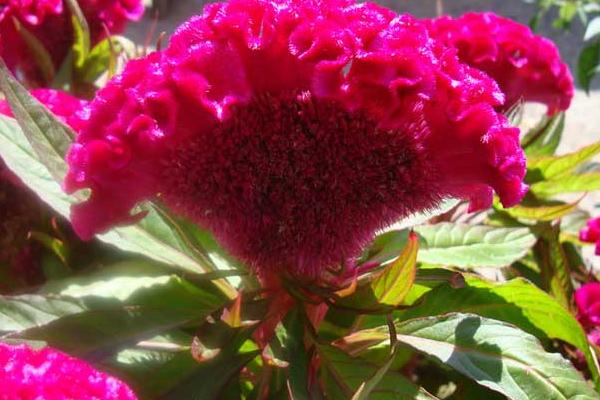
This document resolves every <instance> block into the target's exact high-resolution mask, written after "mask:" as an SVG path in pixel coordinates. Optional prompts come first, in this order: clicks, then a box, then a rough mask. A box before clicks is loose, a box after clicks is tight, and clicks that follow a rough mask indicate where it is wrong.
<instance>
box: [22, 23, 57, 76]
mask: <svg viewBox="0 0 600 400" xmlns="http://www.w3.org/2000/svg"><path fill="white" fill-rule="evenodd" d="M12 20H13V24H14V25H15V30H16V31H17V32H18V33H19V35H20V36H21V39H23V42H25V44H26V45H27V50H29V53H31V55H32V56H33V59H34V61H35V63H36V64H37V66H38V68H39V70H40V71H41V73H42V76H43V77H44V80H45V81H46V82H52V80H53V79H54V74H55V71H54V62H53V61H52V57H51V56H50V54H49V53H48V50H47V49H46V48H45V47H44V45H43V44H42V42H40V40H39V39H38V38H37V37H36V36H35V35H34V34H32V33H31V32H29V30H27V29H26V28H25V27H24V26H23V25H22V24H21V23H20V22H19V20H18V19H17V18H15V17H14V16H13V17H12Z"/></svg>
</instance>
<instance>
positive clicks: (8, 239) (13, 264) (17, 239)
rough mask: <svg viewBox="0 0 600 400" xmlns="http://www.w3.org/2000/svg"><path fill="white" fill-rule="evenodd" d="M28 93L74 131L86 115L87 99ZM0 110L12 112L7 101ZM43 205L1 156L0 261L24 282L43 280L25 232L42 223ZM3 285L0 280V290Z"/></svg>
mask: <svg viewBox="0 0 600 400" xmlns="http://www.w3.org/2000/svg"><path fill="white" fill-rule="evenodd" d="M31 93H32V95H33V96H34V97H36V98H37V99H38V100H39V101H40V102H42V103H43V104H45V105H46V106H47V107H48V108H49V109H50V110H51V111H52V112H53V113H54V114H55V115H56V116H57V117H58V118H59V119H61V120H62V121H63V122H64V123H66V124H68V125H70V126H71V127H72V128H73V129H74V130H75V131H79V130H80V129H81V127H82V126H83V121H84V120H85V118H86V117H87V114H86V105H87V102H86V101H84V100H80V99H78V98H75V97H73V96H71V95H69V94H67V93H64V92H60V91H56V90H50V89H36V90H33V91H32V92H31ZM0 114H3V115H8V116H12V111H11V109H10V107H9V105H8V103H7V102H6V101H0ZM44 208H45V207H44V206H43V205H42V203H41V201H40V199H39V198H38V197H37V196H36V195H35V194H34V193H33V192H32V191H31V190H29V189H28V188H27V187H26V186H25V185H24V184H23V183H22V182H21V180H20V179H19V178H18V177H17V176H16V175H15V174H13V173H12V171H10V170H9V169H8V167H7V166H6V165H5V164H4V162H3V161H2V159H1V158H0V265H8V266H9V267H10V271H9V272H10V274H9V275H11V276H12V277H13V278H14V280H16V281H20V282H21V283H23V284H27V285H33V284H39V283H40V282H41V281H42V280H43V277H42V272H41V264H40V260H41V252H40V248H39V246H38V245H37V244H36V243H32V242H31V241H29V240H28V234H29V232H30V231H31V230H36V229H40V228H41V227H42V225H44V222H43V215H44ZM5 289H6V288H3V287H2V285H1V284H0V292H2V291H4V290H5Z"/></svg>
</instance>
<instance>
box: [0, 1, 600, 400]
mask: <svg viewBox="0 0 600 400" xmlns="http://www.w3.org/2000/svg"><path fill="white" fill-rule="evenodd" d="M559 3H560V4H559ZM67 4H68V6H69V7H70V9H71V10H72V14H73V24H74V35H75V44H74V47H73V49H72V52H71V54H70V56H69V57H68V59H67V60H66V61H65V64H64V65H63V68H61V69H60V70H59V71H50V70H48V72H47V74H48V76H47V78H48V79H50V78H51V77H54V82H55V84H56V85H57V86H60V87H66V88H69V89H71V90H72V91H74V92H80V91H85V90H87V89H89V85H90V84H93V83H94V82H96V81H97V80H98V79H99V78H100V77H101V76H102V75H104V74H105V73H107V74H108V75H112V74H113V73H114V72H115V71H116V66H117V58H118V57H119V54H120V53H121V52H122V51H123V50H124V48H125V47H127V44H126V43H125V42H124V41H123V40H122V39H120V38H116V37H111V38H107V39H105V40H103V41H101V42H100V43H98V44H97V45H96V46H95V47H93V48H92V47H91V45H90V42H89V31H88V28H87V22H86V21H85V19H84V18H83V15H82V13H81V10H79V9H78V6H77V2H76V1H75V0H70V1H68V2H67ZM553 4H556V5H557V6H558V7H559V13H558V17H559V23H557V26H560V27H561V28H563V27H566V26H567V25H568V23H570V21H571V20H572V19H574V18H576V16H577V15H581V12H580V9H581V6H582V5H585V4H587V3H585V2H580V1H567V2H553V1H548V0H546V1H545V2H544V5H543V7H545V9H550V8H551V7H552V6H553ZM595 12H596V11H593V10H591V11H590V10H588V11H586V13H587V14H586V15H588V16H594V15H595V14H594V13H595ZM599 27H600V20H599V19H598V17H597V16H596V17H595V18H590V19H589V23H588V24H587V32H586V35H585V40H587V41H588V43H589V44H590V45H591V46H593V44H594V43H597V41H598V40H599V38H600V36H599V32H600V31H599V29H600V28H599ZM21 33H22V35H24V36H27V33H26V32H24V31H22V32H21ZM29 46H32V48H33V47H36V46H37V45H36V44H35V43H32V44H29ZM591 51H592V50H584V55H585V54H587V53H586V52H591ZM593 51H597V50H593ZM593 55H594V54H592V56H593ZM592 56H589V55H586V57H589V61H582V62H581V63H580V65H581V66H582V67H581V68H583V69H582V70H581V71H580V79H581V76H582V74H584V73H587V72H585V71H590V70H593V68H597V64H595V65H596V67H594V64H593V60H594V59H597V58H598V57H595V58H594V57H592ZM44 57H46V56H45V55H44V54H43V52H40V54H39V56H38V57H36V58H37V59H38V62H42V63H43V62H44ZM586 63H587V64H586ZM586 65H587V66H586ZM0 67H1V68H0V88H1V89H2V92H3V93H4V95H5V97H6V99H7V100H8V102H9V103H10V105H11V107H12V109H13V111H14V115H15V119H13V118H8V117H4V116H0V157H1V158H2V160H3V161H4V162H5V163H6V165H7V166H8V167H9V168H10V169H11V170H12V171H13V172H14V173H15V174H16V175H17V176H18V177H19V178H20V179H21V180H22V181H23V182H24V183H25V184H26V185H27V186H28V187H30V188H31V190H33V191H34V192H35V193H36V194H37V195H38V196H39V198H40V199H41V200H42V201H44V202H45V203H46V204H48V205H49V207H50V208H51V209H52V210H54V212H56V214H57V215H60V216H62V217H63V218H65V219H68V218H69V209H70V206H71V205H72V204H74V203H76V202H79V201H82V200H84V199H85V198H86V195H87V193H85V192H81V193H77V194H75V195H72V196H71V195H66V194H65V193H64V192H63V191H62V189H61V182H62V180H63V178H64V176H65V174H66V171H67V164H66V162H65V160H64V157H65V155H66V152H67V150H68V148H69V146H70V145H71V143H72V140H73V137H74V133H73V132H72V131H71V130H70V129H69V128H68V127H66V126H64V125H63V124H62V123H60V122H59V121H57V119H56V118H55V117H54V116H53V114H52V113H50V112H49V111H48V110H46V109H45V108H44V107H43V106H42V105H41V104H39V102H37V101H36V100H35V99H34V98H32V97H31V96H30V95H29V93H28V92H27V90H26V89H25V88H24V87H23V86H22V85H21V84H19V82H17V81H16V80H15V79H14V78H13V77H11V76H10V75H9V74H8V73H7V71H6V68H5V67H4V65H3V64H2V65H0ZM591 77H592V75H589V80H588V81H586V82H585V83H586V84H587V85H588V86H589V84H590V82H591V79H592V78H591ZM92 86H93V85H92ZM584 86H585V85H584ZM92 91H93V88H92ZM522 112H523V110H522V107H521V106H517V107H515V108H513V109H512V110H510V112H509V117H510V119H511V121H513V122H514V123H519V121H520V120H521V117H522ZM564 121H565V115H564V113H559V114H556V115H554V116H551V117H550V116H547V117H544V118H543V120H542V121H541V122H540V124H538V126H536V127H535V128H534V129H532V130H531V131H529V132H528V133H527V134H525V135H524V136H523V139H522V145H523V148H524V149H525V151H526V153H527V156H528V171H527V177H526V181H527V183H528V184H529V185H530V192H529V194H528V195H527V197H526V198H525V199H524V201H523V202H522V204H520V205H518V206H515V207H512V208H508V209H505V208H504V207H502V206H501V205H500V203H499V201H498V200H497V199H496V201H495V202H494V207H493V208H492V209H490V210H485V211H482V212H479V213H477V214H474V215H472V214H468V213H466V209H465V205H464V204H462V203H461V202H460V201H459V200H446V201H444V202H442V203H441V204H440V206H439V208H438V209H435V210H430V211H427V212H424V213H421V214H416V215H412V216H410V217H409V218H406V219H404V220H402V221H399V222H398V223H396V224H395V225H394V226H393V227H392V228H390V229H389V230H388V231H386V232H381V233H380V234H379V235H378V236H377V237H376V238H375V239H374V241H373V242H372V243H371V244H370V245H369V246H367V248H366V249H365V251H364V254H363V255H362V256H361V257H360V259H359V260H357V261H356V264H352V263H349V264H348V265H340V266H332V268H331V270H328V271H327V274H325V275H326V277H325V278H323V280H322V281H317V282H313V281H312V280H309V281H308V282H307V281H306V280H302V279H294V278H292V277H287V276H285V277H283V278H284V281H285V284H284V285H282V286H281V287H278V286H276V285H275V287H269V288H267V290H265V288H263V287H262V286H261V282H260V281H259V280H258V279H257V278H256V277H254V276H253V275H252V273H251V269H250V268H249V267H248V266H246V265H244V264H243V263H241V262H240V261H238V260H235V259H233V258H232V257H230V256H229V255H228V254H227V253H226V252H225V251H224V250H223V249H222V248H221V247H220V246H219V243H217V241H216V240H215V239H214V238H213V237H212V236H211V234H210V233H209V232H207V231H204V230H202V229H200V228H199V227H197V226H195V225H194V224H193V223H191V222H190V221H186V220H184V219H182V218H180V217H177V216H174V215H172V214H171V213H170V212H169V211H168V210H166V209H165V208H164V207H163V206H162V205H161V204H159V203H158V202H148V203H146V204H142V205H140V206H139V210H136V211H143V212H144V213H145V217H144V218H143V219H142V220H141V221H140V222H139V223H137V224H135V225H133V226H129V227H119V228H116V229H113V230H111V231H109V232H107V233H106V234H103V235H100V236H99V237H98V239H99V241H101V242H103V243H106V244H109V245H110V246H105V245H102V244H101V243H93V244H92V249H93V254H89V255H87V257H77V256H78V255H79V254H78V253H82V252H85V251H82V250H80V248H78V247H77V246H74V245H72V243H71V242H70V240H71V238H70V237H69V235H58V236H55V235H51V234H48V232H45V231H43V230H40V231H37V230H36V231H32V232H31V235H30V239H31V240H34V241H35V243H36V244H38V245H40V246H42V247H43V248H44V249H45V250H47V252H48V253H49V254H51V255H52V257H54V258H53V260H55V262H56V263H55V264H52V263H46V264H45V266H44V268H45V269H46V274H45V277H46V278H47V282H46V283H45V284H43V285H41V286H36V287H27V288H25V289H23V290H19V291H17V292H14V293H8V294H4V295H0V340H1V341H3V342H9V343H15V341H25V342H27V343H31V344H32V345H36V346H43V345H45V344H47V345H51V346H54V347H57V348H59V349H61V350H63V351H66V352H68V353H71V354H73V355H76V356H78V357H81V358H84V359H86V360H88V361H89V362H91V363H93V364H95V365H96V366H99V367H101V368H104V369H106V370H108V371H111V372H114V373H115V374H116V375H118V376H120V377H123V378H124V379H125V380H126V381H127V382H128V383H130V384H131V386H132V387H133V388H134V389H135V391H136V393H137V394H138V396H139V398H140V399H187V398H192V399H248V400H254V399H263V398H272V399H325V398H327V399H352V400H361V399H380V400H387V399H416V400H426V399H429V400H431V399H455V400H458V399H468V400H471V399H479V398H489V399H496V398H508V399H511V400H512V399H518V400H520V399H542V398H543V399H547V400H551V399H561V400H564V399H568V400H575V399H582V400H583V399H599V398H600V396H599V395H598V392H597V391H595V390H594V389H593V388H592V383H593V384H594V385H595V387H596V390H597V389H598V388H600V374H599V370H598V365H597V360H596V349H595V348H593V347H592V346H591V345H590V343H589V342H588V337H587V336H586V331H585V330H584V328H583V327H582V326H581V325H580V324H579V322H578V321H577V318H576V310H574V309H573V302H572V297H573V292H574V290H576V289H577V288H578V287H579V285H580V284H581V283H585V282H587V281H590V280H594V279H595V278H594V277H593V274H594V270H592V269H590V268H589V265H587V264H586V263H587V260H586V259H585V258H584V257H582V256H581V246H582V245H583V244H582V243H581V242H580V241H579V240H578V239H577V234H578V231H579V230H580V229H581V228H582V227H583V226H584V224H585V222H586V220H587V219H589V217H590V214H589V213H588V212H587V211H585V210H583V209H581V208H580V203H581V202H580V200H581V198H580V197H568V198H565V197H564V195H565V194H567V195H568V194H569V193H580V192H587V191H590V190H597V189H600V172H599V168H598V164H595V163H594V162H593V160H594V159H595V158H596V157H597V156H598V154H600V143H594V144H591V145H589V146H587V147H585V148H583V149H580V150H578V151H575V152H572V153H570V154H566V155H556V154H555V153H556V150H557V148H558V146H559V144H560V140H561V138H562V136H563V129H564ZM86 249H87V248H86ZM5 270H6V266H0V279H2V280H3V283H4V279H5V275H6V279H7V280H8V279H9V277H8V275H7V274H5ZM484 276H486V277H487V278H484ZM492 278H493V279H492ZM526 278H527V279H526ZM7 283H8V284H7V285H6V286H7V287H8V288H11V289H12V288H15V289H16V288H19V286H18V285H13V284H12V283H11V282H7ZM588 333H589V332H588ZM574 365H575V366H576V367H577V369H578V370H579V371H578V370H576V369H575V367H574ZM588 379H589V381H588Z"/></svg>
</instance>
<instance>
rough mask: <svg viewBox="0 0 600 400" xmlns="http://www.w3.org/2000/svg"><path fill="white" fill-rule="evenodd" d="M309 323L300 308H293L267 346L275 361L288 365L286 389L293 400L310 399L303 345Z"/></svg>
mask: <svg viewBox="0 0 600 400" xmlns="http://www.w3.org/2000/svg"><path fill="white" fill-rule="evenodd" d="M309 323H310V322H308V320H307V319H306V318H305V316H304V314H303V311H302V310H301V308H300V307H298V306H297V307H295V308H294V309H292V310H291V311H290V312H289V313H288V314H287V315H286V316H285V318H284V320H283V321H282V322H281V323H280V324H279V325H278V326H277V329H276V332H275V337H274V338H273V340H271V342H270V344H269V345H270V348H271V349H272V351H273V353H274V355H275V356H276V357H277V359H278V360H281V361H284V362H286V363H287V364H288V367H287V388H288V391H289V393H290V395H291V398H292V399H294V400H303V399H306V400H308V399H310V398H311V397H310V393H309V391H308V385H309V379H308V370H309V361H310V358H309V354H308V352H307V350H306V346H305V345H304V336H305V333H304V331H305V327H306V324H309Z"/></svg>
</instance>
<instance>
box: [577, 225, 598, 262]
mask: <svg viewBox="0 0 600 400" xmlns="http://www.w3.org/2000/svg"><path fill="white" fill-rule="evenodd" d="M579 239H580V240H581V241H582V242H586V243H596V255H600V217H598V218H592V219H590V220H589V221H588V222H587V226H586V227H585V228H583V229H582V230H581V232H579Z"/></svg>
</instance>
